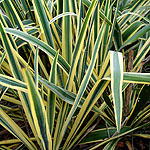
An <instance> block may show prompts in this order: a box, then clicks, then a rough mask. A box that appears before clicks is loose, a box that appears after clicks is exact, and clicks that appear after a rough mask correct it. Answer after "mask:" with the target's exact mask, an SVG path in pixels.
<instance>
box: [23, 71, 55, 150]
mask: <svg viewBox="0 0 150 150" xmlns="http://www.w3.org/2000/svg"><path fill="white" fill-rule="evenodd" d="M23 74H24V78H25V81H26V83H27V89H28V97H29V100H30V102H29V105H30V107H31V108H32V109H31V114H32V116H33V122H34V126H35V129H36V133H37V135H38V137H39V139H40V141H41V144H42V147H43V149H44V150H51V149H52V139H51V136H50V130H49V126H48V120H47V115H46V110H45V107H44V103H43V101H42V98H41V96H40V94H39V92H38V90H37V88H36V86H35V83H34V81H33V79H32V77H31V75H30V73H29V71H28V70H27V69H23Z"/></svg>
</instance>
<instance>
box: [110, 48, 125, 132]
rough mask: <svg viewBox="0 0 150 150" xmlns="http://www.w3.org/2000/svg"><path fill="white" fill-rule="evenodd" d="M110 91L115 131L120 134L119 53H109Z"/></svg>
mask: <svg viewBox="0 0 150 150" xmlns="http://www.w3.org/2000/svg"><path fill="white" fill-rule="evenodd" d="M110 69H111V90H112V97H113V103H114V112H115V120H116V126H117V131H118V132H120V129H121V121H122V107H123V104H122V83H123V57H122V54H121V53H119V52H113V51H110Z"/></svg>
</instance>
